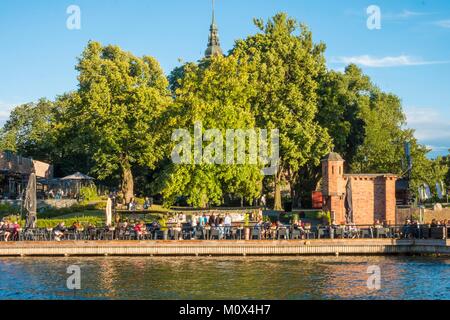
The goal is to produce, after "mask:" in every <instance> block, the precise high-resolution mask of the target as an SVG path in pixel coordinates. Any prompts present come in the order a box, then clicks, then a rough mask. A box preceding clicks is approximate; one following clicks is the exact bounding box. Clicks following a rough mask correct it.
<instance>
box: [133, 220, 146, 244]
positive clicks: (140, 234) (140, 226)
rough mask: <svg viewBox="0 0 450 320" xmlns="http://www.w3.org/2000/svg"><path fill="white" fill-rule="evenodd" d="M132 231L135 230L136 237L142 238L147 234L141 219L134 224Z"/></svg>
mask: <svg viewBox="0 0 450 320" xmlns="http://www.w3.org/2000/svg"><path fill="white" fill-rule="evenodd" d="M134 232H136V238H137V239H138V240H139V239H142V237H143V236H145V235H146V234H147V230H146V228H145V225H144V222H143V221H139V223H137V224H136V225H135V226H134Z"/></svg>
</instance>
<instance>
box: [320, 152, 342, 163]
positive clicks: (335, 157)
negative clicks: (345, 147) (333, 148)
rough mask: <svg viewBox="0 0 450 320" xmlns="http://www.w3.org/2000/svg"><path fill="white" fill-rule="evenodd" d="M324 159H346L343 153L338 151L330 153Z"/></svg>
mask: <svg viewBox="0 0 450 320" xmlns="http://www.w3.org/2000/svg"><path fill="white" fill-rule="evenodd" d="M322 161H344V159H343V158H342V157H341V155H340V154H339V153H337V152H331V153H329V154H328V155H327V156H326V157H325V158H323V159H322Z"/></svg>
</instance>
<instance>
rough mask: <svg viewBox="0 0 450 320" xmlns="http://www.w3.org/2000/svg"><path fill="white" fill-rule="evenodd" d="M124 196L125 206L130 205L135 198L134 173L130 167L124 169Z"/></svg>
mask: <svg viewBox="0 0 450 320" xmlns="http://www.w3.org/2000/svg"><path fill="white" fill-rule="evenodd" d="M122 194H123V201H124V202H125V204H127V203H130V202H131V199H132V198H133V197H134V181H133V173H132V172H131V168H129V167H126V168H123V169H122Z"/></svg>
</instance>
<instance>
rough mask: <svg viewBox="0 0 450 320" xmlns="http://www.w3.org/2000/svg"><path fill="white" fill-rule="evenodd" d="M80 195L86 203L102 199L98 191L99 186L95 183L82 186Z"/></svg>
mask: <svg viewBox="0 0 450 320" xmlns="http://www.w3.org/2000/svg"><path fill="white" fill-rule="evenodd" d="M80 197H81V199H83V201H84V202H85V203H88V202H90V201H94V200H99V199H100V197H99V196H98V193H97V187H96V186H95V185H91V186H85V187H81V188H80Z"/></svg>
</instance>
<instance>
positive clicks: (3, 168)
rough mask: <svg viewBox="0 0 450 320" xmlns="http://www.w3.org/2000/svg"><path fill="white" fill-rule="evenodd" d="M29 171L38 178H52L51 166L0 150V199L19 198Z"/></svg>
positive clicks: (26, 181)
mask: <svg viewBox="0 0 450 320" xmlns="http://www.w3.org/2000/svg"><path fill="white" fill-rule="evenodd" d="M31 173H35V174H36V177H37V178H38V179H52V178H53V166H52V165H51V164H48V163H45V162H42V161H37V160H33V159H31V158H26V157H22V156H21V155H17V154H15V153H14V152H12V151H0V199H12V200H13V199H17V198H19V197H20V195H21V194H22V192H23V190H25V188H26V185H27V183H28V179H29V176H30V174H31Z"/></svg>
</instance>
